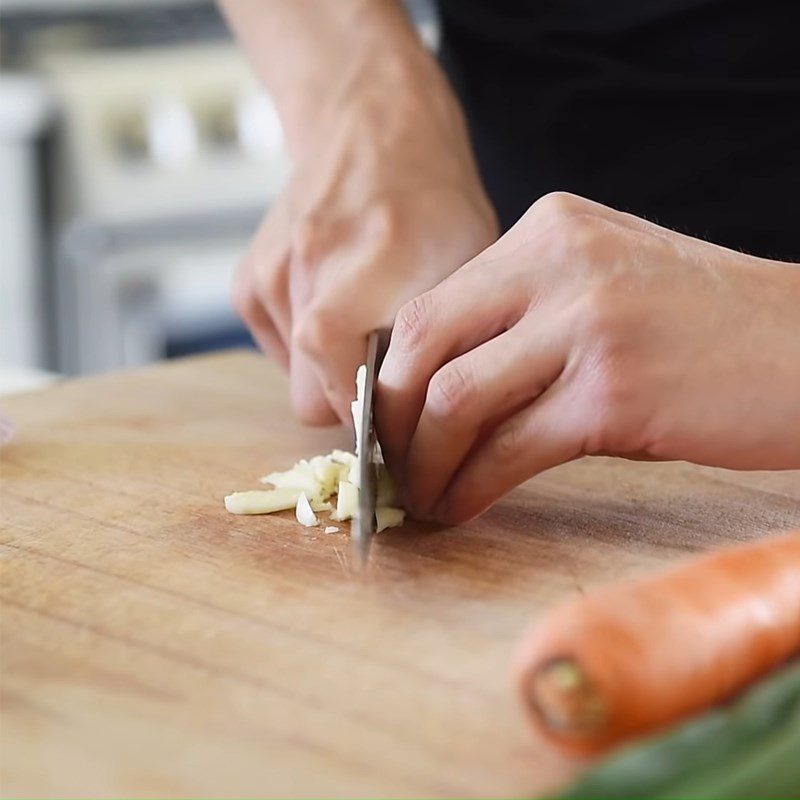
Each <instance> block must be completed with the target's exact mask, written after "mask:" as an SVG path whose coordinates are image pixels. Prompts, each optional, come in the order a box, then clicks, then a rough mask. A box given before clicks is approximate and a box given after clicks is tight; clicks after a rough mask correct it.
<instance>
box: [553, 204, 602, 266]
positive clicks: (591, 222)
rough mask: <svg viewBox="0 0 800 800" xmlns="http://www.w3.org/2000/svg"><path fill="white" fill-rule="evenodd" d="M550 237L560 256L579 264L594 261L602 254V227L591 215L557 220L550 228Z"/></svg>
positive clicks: (578, 215) (577, 215)
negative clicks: (577, 261) (576, 261)
mask: <svg viewBox="0 0 800 800" xmlns="http://www.w3.org/2000/svg"><path fill="white" fill-rule="evenodd" d="M550 237H551V240H552V241H553V242H554V243H555V245H556V247H557V248H558V250H559V251H560V252H561V253H562V254H564V255H567V256H568V257H569V258H570V259H576V260H579V261H580V262H581V263H585V262H587V261H594V260H595V259H596V258H597V257H598V256H599V255H601V253H602V249H603V248H602V244H603V241H604V231H603V227H602V225H600V224H599V222H598V220H597V218H596V217H595V216H593V215H592V214H574V215H571V216H568V217H561V218H559V219H557V220H556V221H555V223H554V224H553V225H552V226H551V228H550Z"/></svg>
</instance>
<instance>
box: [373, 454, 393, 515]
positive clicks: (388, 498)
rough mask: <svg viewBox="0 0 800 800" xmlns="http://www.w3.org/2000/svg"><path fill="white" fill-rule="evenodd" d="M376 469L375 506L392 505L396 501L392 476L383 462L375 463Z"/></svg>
mask: <svg viewBox="0 0 800 800" xmlns="http://www.w3.org/2000/svg"><path fill="white" fill-rule="evenodd" d="M377 471H378V477H377V481H378V493H377V498H376V501H375V504H376V505H377V506H393V505H394V504H395V503H396V502H397V489H396V487H395V485H394V481H393V480H392V476H391V475H390V474H389V470H387V469H386V466H385V465H384V464H383V463H380V462H379V463H378V464H377Z"/></svg>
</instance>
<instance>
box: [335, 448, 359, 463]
mask: <svg viewBox="0 0 800 800" xmlns="http://www.w3.org/2000/svg"><path fill="white" fill-rule="evenodd" d="M329 458H330V459H331V460H332V461H335V462H336V463H337V464H347V465H350V464H352V463H353V462H354V461H358V459H357V458H356V457H355V454H354V453H348V452H347V450H334V451H333V452H332V453H331V454H330V456H329Z"/></svg>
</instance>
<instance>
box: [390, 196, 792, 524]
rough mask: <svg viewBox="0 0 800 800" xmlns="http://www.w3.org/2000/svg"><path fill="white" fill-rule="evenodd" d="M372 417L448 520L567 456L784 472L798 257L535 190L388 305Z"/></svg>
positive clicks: (417, 498)
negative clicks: (466, 254) (420, 287)
mask: <svg viewBox="0 0 800 800" xmlns="http://www.w3.org/2000/svg"><path fill="white" fill-rule="evenodd" d="M376 413H377V415H378V431H379V436H380V440H381V443H382V445H383V451H384V454H385V456H386V458H387V462H388V463H389V466H390V469H392V471H393V472H394V473H395V476H396V477H397V478H398V479H399V480H400V481H401V482H404V484H405V490H406V501H407V503H408V505H409V506H410V509H411V510H412V511H414V512H416V513H417V514H422V515H428V514H433V515H434V516H436V517H437V518H439V519H441V520H443V521H446V522H451V523H455V522H460V521H463V520H466V519H469V518H471V517H473V516H475V515H477V514H478V513H480V512H481V511H483V510H484V509H486V508H487V507H488V506H489V505H491V504H492V503H493V502H495V501H496V500H497V499H498V498H500V497H501V496H502V495H503V494H505V493H506V492H508V491H509V490H511V489H512V488H513V487H515V486H516V485H518V484H519V483H521V482H523V481H524V480H526V479H527V478H530V477H531V476H533V475H535V474H537V473H539V472H541V471H542V470H545V469H548V468H550V467H554V466H556V465H557V464H561V463H563V462H566V461H569V460H571V459H574V458H578V457H579V456H582V455H617V456H623V457H627V458H635V459H653V460H672V459H683V460H687V461H693V462H697V463H700V464H708V465H714V466H720V467H728V468H732V469H788V468H796V467H800V266H795V265H791V264H784V263H780V262H775V261H767V260H763V259H758V258H754V257H751V256H746V255H742V254H741V253H738V252H733V251H731V250H727V249H724V248H722V247H718V246H716V245H712V244H708V243H707V242H703V241H698V240H696V239H692V238H690V237H687V236H683V235H680V234H677V233H674V232H672V231H669V230H666V229H664V228H661V227H658V226H657V225H653V224H650V223H648V222H645V221H643V220H641V219H638V218H636V217H633V216H631V215H629V214H623V213H620V212H617V211H614V210H612V209H610V208H605V207H604V206H601V205H598V204H596V203H592V202H589V201H587V200H583V199H581V198H579V197H574V196H571V195H566V194H553V195H548V196H546V197H544V198H542V199H541V200H539V201H538V202H537V203H535V204H534V205H533V206H532V207H531V208H530V210H529V211H528V212H527V213H526V214H525V216H524V217H523V218H522V219H521V220H520V221H519V222H518V223H517V225H516V226H515V227H514V228H513V229H512V230H511V231H509V232H508V233H507V234H506V235H505V236H503V237H502V238H501V239H499V240H498V241H497V242H496V243H495V244H494V245H492V246H491V247H490V248H489V249H488V250H486V251H485V252H484V253H482V254H481V255H479V256H478V257H476V258H475V259H473V260H472V261H471V262H470V263H468V264H467V265H466V266H464V267H463V268H462V269H460V270H459V271H457V272H456V273H455V274H454V275H452V276H451V277H450V278H448V279H447V280H445V281H444V282H443V283H442V284H440V285H439V286H437V287H436V288H435V289H433V290H432V291H430V292H427V293H426V294H423V295H421V296H420V297H418V298H416V299H415V300H413V301H412V302H411V303H409V304H407V305H406V306H404V307H403V308H402V309H401V310H400V313H399V314H398V316H397V320H396V323H395V327H394V333H393V336H392V341H391V345H390V347H389V351H388V353H387V356H386V360H385V361H384V365H383V368H382V370H381V374H380V380H379V385H378V394H377V398H376Z"/></svg>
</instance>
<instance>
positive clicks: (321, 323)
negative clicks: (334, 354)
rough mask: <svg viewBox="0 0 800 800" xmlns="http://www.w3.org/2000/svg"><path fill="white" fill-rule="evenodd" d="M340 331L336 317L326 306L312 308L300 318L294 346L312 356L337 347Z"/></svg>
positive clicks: (295, 329)
mask: <svg viewBox="0 0 800 800" xmlns="http://www.w3.org/2000/svg"><path fill="white" fill-rule="evenodd" d="M338 336H339V329H338V325H337V322H336V316H335V315H334V314H332V313H331V312H330V311H329V310H328V309H327V308H325V307H324V306H312V307H311V308H309V309H308V310H307V311H306V312H305V313H304V314H303V316H302V317H300V318H299V319H298V320H297V322H296V324H295V326H294V330H293V331H292V346H293V347H294V348H297V349H298V350H301V351H302V352H304V353H307V354H308V355H310V356H318V355H321V354H323V353H325V352H326V351H330V349H331V347H335V344H336V339H337V338H338Z"/></svg>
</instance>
